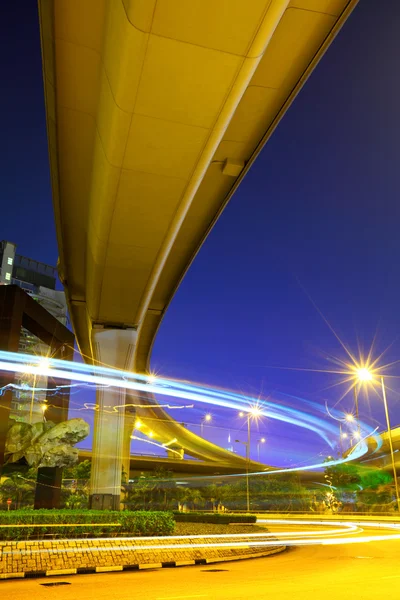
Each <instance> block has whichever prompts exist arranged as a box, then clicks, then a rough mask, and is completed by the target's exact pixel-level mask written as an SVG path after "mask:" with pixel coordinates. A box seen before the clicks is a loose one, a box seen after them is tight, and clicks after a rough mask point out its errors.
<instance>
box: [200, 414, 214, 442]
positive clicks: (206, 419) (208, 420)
mask: <svg viewBox="0 0 400 600" xmlns="http://www.w3.org/2000/svg"><path fill="white" fill-rule="evenodd" d="M211 421H212V415H211V414H210V413H207V414H205V415H204V417H203V419H202V420H201V423H200V431H201V437H203V432H204V431H203V428H204V423H211Z"/></svg>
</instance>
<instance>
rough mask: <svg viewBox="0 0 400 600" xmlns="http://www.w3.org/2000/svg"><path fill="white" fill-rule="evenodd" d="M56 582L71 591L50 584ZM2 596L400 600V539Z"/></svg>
mask: <svg viewBox="0 0 400 600" xmlns="http://www.w3.org/2000/svg"><path fill="white" fill-rule="evenodd" d="M297 529H298V528H297ZM382 533H383V532H382V530H369V531H368V534H369V535H371V536H374V535H381V534H382ZM361 535H362V534H361ZM52 582H58V583H61V582H67V583H68V584H69V585H57V586H43V584H48V583H52ZM0 594H1V598H2V599H4V600H36V599H37V600H42V599H45V600H53V599H54V600H89V599H90V600H93V599H96V600H103V599H104V600H132V599H133V598H135V599H136V598H140V599H141V600H186V599H187V600H190V599H193V600H196V599H199V600H203V599H204V600H214V599H218V600H220V599H221V600H222V599H225V598H226V599H229V600H245V599H247V598H251V599H253V598H256V599H257V600H262V599H268V600H271V598H273V599H274V600H284V599H286V598H288V599H289V598H290V599H291V600H303V599H304V600H305V599H307V600H310V599H311V600H320V599H322V598H329V599H333V598H334V599H335V600H336V599H339V598H340V599H341V600H347V599H349V600H350V599H351V600H354V599H357V600H363V599H368V600H369V599H371V600H372V599H374V600H376V599H377V598H385V600H392V599H393V600H398V599H399V600H400V540H385V541H376V540H374V539H372V541H370V542H367V543H358V542H356V543H350V544H344V545H328V546H321V545H315V546H304V547H294V548H290V549H289V550H288V551H286V552H284V553H282V554H278V555H275V556H271V557H268V558H258V559H250V560H244V561H238V562H228V563H216V564H213V565H207V566H196V567H180V568H171V569H158V570H148V571H147V570H146V571H137V572H126V573H109V574H108V573H102V574H98V575H75V576H65V577H62V576H59V577H52V578H49V577H47V578H45V579H23V580H14V581H13V580H9V581H2V582H0Z"/></svg>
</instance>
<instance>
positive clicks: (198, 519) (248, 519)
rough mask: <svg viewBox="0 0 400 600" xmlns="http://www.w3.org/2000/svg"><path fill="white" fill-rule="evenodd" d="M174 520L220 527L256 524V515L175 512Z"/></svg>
mask: <svg viewBox="0 0 400 600" xmlns="http://www.w3.org/2000/svg"><path fill="white" fill-rule="evenodd" d="M173 515H174V519H175V521H176V522H177V523H214V524H218V525H225V524H226V525H228V524H229V523H255V522H256V521H257V517H256V515H232V514H223V513H222V514H221V513H196V512H189V513H181V512H176V511H175V512H174V513H173Z"/></svg>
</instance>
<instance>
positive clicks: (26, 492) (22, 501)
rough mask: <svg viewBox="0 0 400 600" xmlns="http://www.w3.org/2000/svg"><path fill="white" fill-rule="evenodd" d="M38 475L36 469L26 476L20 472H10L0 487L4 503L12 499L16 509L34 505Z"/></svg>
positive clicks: (28, 472)
mask: <svg viewBox="0 0 400 600" xmlns="http://www.w3.org/2000/svg"><path fill="white" fill-rule="evenodd" d="M36 475H37V472H36V469H29V471H27V472H26V473H25V474H24V475H22V474H21V473H20V472H18V471H12V472H10V473H9V474H8V475H7V476H6V478H5V479H4V480H3V482H2V483H1V485H0V495H1V497H2V500H3V502H4V501H5V500H7V499H8V498H11V500H12V501H13V508H16V509H18V508H22V506H26V505H31V504H33V499H34V494H35V486H36Z"/></svg>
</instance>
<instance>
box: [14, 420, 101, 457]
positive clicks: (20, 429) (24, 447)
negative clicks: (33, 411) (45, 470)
mask: <svg viewBox="0 0 400 600" xmlns="http://www.w3.org/2000/svg"><path fill="white" fill-rule="evenodd" d="M88 435H89V425H88V423H86V422H85V421H84V420H83V419H70V420H69V421H64V422H63V423H58V424H57V425H54V423H52V422H51V421H45V422H44V423H34V424H33V425H30V424H29V423H22V422H13V423H12V424H11V427H10V428H9V430H8V433H7V441H6V453H7V454H8V456H7V461H6V462H7V463H14V462H18V461H19V460H21V459H25V460H26V462H27V463H28V465H29V466H30V467H70V466H72V465H74V464H75V463H76V462H77V461H78V450H77V449H76V448H72V445H73V444H76V443H78V442H80V441H81V440H84V439H85V437H87V436H88Z"/></svg>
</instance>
